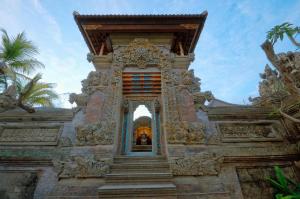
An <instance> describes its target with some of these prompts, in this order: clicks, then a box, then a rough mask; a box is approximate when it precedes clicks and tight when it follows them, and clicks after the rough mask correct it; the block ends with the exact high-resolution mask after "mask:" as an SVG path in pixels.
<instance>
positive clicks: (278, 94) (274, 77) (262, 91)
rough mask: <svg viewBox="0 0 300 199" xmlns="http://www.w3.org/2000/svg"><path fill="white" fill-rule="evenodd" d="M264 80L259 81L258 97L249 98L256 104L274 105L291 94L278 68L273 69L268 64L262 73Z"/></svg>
mask: <svg viewBox="0 0 300 199" xmlns="http://www.w3.org/2000/svg"><path fill="white" fill-rule="evenodd" d="M260 77H261V79H262V81H261V82H260V83H259V95H260V97H258V98H249V101H250V102H252V103H253V104H254V105H262V106H272V105H276V106H278V104H280V102H281V101H282V100H283V99H284V98H285V97H286V96H287V95H289V93H288V91H287V90H286V88H285V86H284V84H283V83H282V81H281V78H280V76H279V75H278V72H277V71H276V70H272V69H271V68H270V66H269V65H268V64H267V65H266V66H265V70H264V73H262V74H260Z"/></svg>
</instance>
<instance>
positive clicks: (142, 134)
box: [122, 100, 160, 156]
mask: <svg viewBox="0 0 300 199" xmlns="http://www.w3.org/2000/svg"><path fill="white" fill-rule="evenodd" d="M157 120H159V114H157V112H156V111H155V103H154V100H147V101H139V100H128V111H127V112H124V122H123V131H122V134H123V136H122V137H123V139H122V144H123V145H124V146H123V147H122V148H123V152H124V153H125V155H128V156H154V155H157V154H158V153H159V146H160V143H159V142H160V141H159V140H160V139H159V136H160V135H159V125H158V124H159V123H158V122H157Z"/></svg>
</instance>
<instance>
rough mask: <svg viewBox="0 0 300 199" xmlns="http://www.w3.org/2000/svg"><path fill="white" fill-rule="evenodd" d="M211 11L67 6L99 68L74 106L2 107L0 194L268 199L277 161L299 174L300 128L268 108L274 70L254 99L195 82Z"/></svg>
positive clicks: (11, 197)
mask: <svg viewBox="0 0 300 199" xmlns="http://www.w3.org/2000/svg"><path fill="white" fill-rule="evenodd" d="M206 17H207V12H203V13H202V14H198V15H80V14H79V13H76V12H74V19H75V21H76V23H77V25H78V27H79V30H80V32H81V33H82V35H83V38H84V40H85V42H86V44H87V46H88V47H89V50H90V52H89V53H88V56H87V59H88V61H89V62H92V63H93V65H94V66H95V71H91V72H90V73H89V75H88V77H87V78H86V79H84V80H83V81H82V82H81V83H82V93H77V94H75V93H72V94H71V95H70V103H76V105H77V107H76V108H74V109H72V110H71V109H59V108H48V109H45V108H39V109H37V111H36V112H35V113H32V114H30V113H26V112H24V111H23V110H21V109H12V110H7V111H4V110H3V112H2V113H0V185H1V186H0V198H5V199H19V198H20V199H21V198H34V199H42V198H48V199H58V198H60V199H63V198H74V199H75V198H76V199H79V198H80V199H92V198H93V199H96V198H179V199H187V198H189V199H200V198H201V199H202V198H203V199H204V198H205V199H208V198H218V199H229V198H232V199H242V198H244V199H250V198H256V199H260V198H261V199H264V198H272V194H273V190H272V188H271V186H270V184H268V183H267V182H266V181H265V178H266V177H268V176H271V175H274V173H273V166H274V165H279V166H280V167H282V168H283V170H284V171H285V174H286V175H288V177H290V178H291V179H294V180H296V181H297V180H299V177H300V175H299V159H300V153H299V138H300V136H299V132H300V125H299V124H298V123H294V122H292V121H288V120H286V119H284V118H283V117H282V116H281V115H279V114H272V112H273V109H272V107H271V106H268V103H269V102H273V101H272V100H269V99H274V97H273V98H272V97H271V98H270V96H271V95H268V93H270V92H271V91H270V92H269V90H270V89H272V87H270V86H269V84H270V81H272V82H273V83H274V82H276V81H277V79H278V74H277V73H276V72H274V71H272V69H270V68H269V67H266V70H265V73H264V74H263V75H262V76H261V77H262V79H263V82H262V83H261V84H260V87H259V89H260V94H261V96H260V97H257V98H254V99H252V101H253V104H254V106H241V105H234V104H230V103H226V102H223V101H221V100H218V99H216V98H215V97H214V96H213V94H212V93H211V92H210V91H202V90H201V89H200V84H201V83H200V79H199V78H197V77H195V75H194V71H193V70H191V69H189V65H190V63H191V62H192V61H193V59H194V54H193V52H194V49H195V46H196V44H197V41H198V39H199V37H200V34H201V31H202V29H203V27H204V23H205V20H206ZM200 45H201V44H200ZM297 67H299V65H297ZM294 79H295V81H296V80H297V81H296V82H297V83H298V81H299V79H297V77H296V76H295V77H294ZM272 85H273V84H272ZM278 85H279V84H278ZM229 86H230V85H229ZM297 86H298V87H299V84H297ZM298 87H297V88H298ZM268 89H269V90H268ZM280 94H282V95H285V93H280ZM272 96H273V95H272ZM276 99H277V98H276ZM279 100H280V99H279ZM206 104H208V105H206ZM141 110H142V112H143V113H146V114H144V115H140V113H141ZM296 116H297V115H296ZM297 117H298V116H297Z"/></svg>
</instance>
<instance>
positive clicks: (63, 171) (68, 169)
mask: <svg viewBox="0 0 300 199" xmlns="http://www.w3.org/2000/svg"><path fill="white" fill-rule="evenodd" d="M52 163H53V166H54V168H55V171H56V172H57V176H58V177H59V178H85V177H104V176H105V174H107V173H109V172H110V165H111V163H112V160H111V159H102V160H99V161H97V160H95V159H94V158H90V157H82V156H71V157H70V158H69V159H65V160H53V161H52Z"/></svg>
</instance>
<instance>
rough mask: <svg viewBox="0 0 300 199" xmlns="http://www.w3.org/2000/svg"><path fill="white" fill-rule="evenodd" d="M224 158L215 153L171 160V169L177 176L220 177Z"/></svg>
mask: <svg viewBox="0 0 300 199" xmlns="http://www.w3.org/2000/svg"><path fill="white" fill-rule="evenodd" d="M223 160H224V158H223V157H222V156H218V155H216V154H215V153H209V152H205V153H200V154H195V155H191V156H185V157H173V158H171V159H170V168H171V171H172V173H173V175H175V176H180V175H184V176H189V175H193V176H207V175H218V174H219V172H220V170H221V164H222V163H223Z"/></svg>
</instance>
